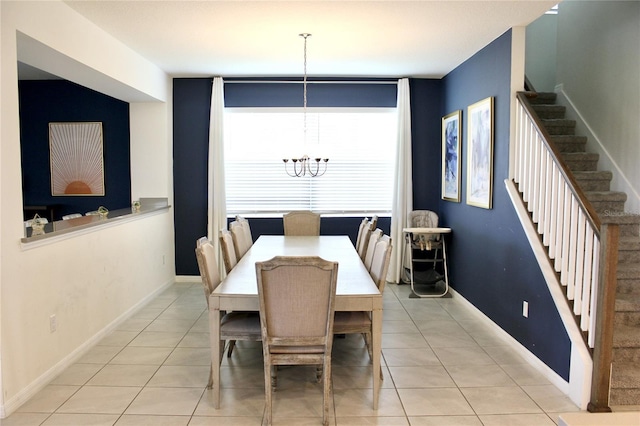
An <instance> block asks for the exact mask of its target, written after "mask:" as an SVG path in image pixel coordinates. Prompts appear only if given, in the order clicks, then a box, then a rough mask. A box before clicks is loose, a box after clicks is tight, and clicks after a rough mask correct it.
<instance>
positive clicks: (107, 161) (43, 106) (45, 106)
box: [18, 80, 131, 220]
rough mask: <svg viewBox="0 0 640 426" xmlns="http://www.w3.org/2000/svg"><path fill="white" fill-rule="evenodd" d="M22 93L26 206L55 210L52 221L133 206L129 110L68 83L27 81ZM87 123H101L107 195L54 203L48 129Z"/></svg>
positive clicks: (65, 198) (22, 84)
mask: <svg viewBox="0 0 640 426" xmlns="http://www.w3.org/2000/svg"><path fill="white" fill-rule="evenodd" d="M18 88H19V97H20V145H21V154H22V191H23V197H24V205H25V206H34V205H42V206H52V207H53V211H54V218H53V220H60V219H61V217H62V216H63V215H65V214H68V213H83V214H84V213H85V212H87V211H90V210H96V209H97V208H98V207H99V206H105V207H106V208H108V209H109V210H116V209H120V208H125V207H128V206H130V205H131V166H130V164H131V161H130V140H129V104H128V103H126V102H123V101H120V100H118V99H114V98H111V97H109V96H107V95H103V94H101V93H98V92H95V91H93V90H90V89H87V88H85V87H82V86H79V85H77V84H74V83H71V82H68V81H40V80H38V81H29V80H25V81H20V84H19V85H18ZM82 121H100V122H102V133H103V152H104V179H105V182H104V185H105V195H104V196H74V197H69V196H56V197H53V196H52V195H51V167H50V162H49V123H50V122H82ZM28 214H30V213H27V215H28ZM31 216H32V214H31ZM50 219H51V218H50Z"/></svg>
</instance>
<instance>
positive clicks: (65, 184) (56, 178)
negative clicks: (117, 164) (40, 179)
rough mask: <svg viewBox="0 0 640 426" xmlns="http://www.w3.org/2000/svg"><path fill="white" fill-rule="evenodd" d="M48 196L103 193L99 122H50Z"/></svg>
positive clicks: (100, 129)
mask: <svg viewBox="0 0 640 426" xmlns="http://www.w3.org/2000/svg"><path fill="white" fill-rule="evenodd" d="M49 153H50V160H51V195H54V196H56V195H58V196H88V195H89V196H97V195H104V158H103V146H102V123H100V122H85V123H49Z"/></svg>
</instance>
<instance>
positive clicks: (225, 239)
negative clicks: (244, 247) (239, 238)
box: [218, 229, 238, 274]
mask: <svg viewBox="0 0 640 426" xmlns="http://www.w3.org/2000/svg"><path fill="white" fill-rule="evenodd" d="M218 239H219V240H220V249H221V250H222V260H223V261H224V270H225V271H226V272H227V274H228V273H229V272H231V270H232V269H233V267H234V266H236V265H237V264H238V258H237V257H236V249H235V246H234V244H233V236H232V235H231V232H229V231H227V230H226V229H221V230H220V236H219V237H218Z"/></svg>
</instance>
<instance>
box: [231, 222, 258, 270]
mask: <svg viewBox="0 0 640 426" xmlns="http://www.w3.org/2000/svg"><path fill="white" fill-rule="evenodd" d="M229 232H231V236H232V238H233V247H234V248H235V250H236V258H237V259H238V261H240V259H242V256H244V255H245V253H246V252H248V251H249V249H250V248H251V245H252V242H251V240H247V232H246V231H245V230H244V228H243V226H242V224H241V223H240V222H238V221H237V220H234V221H233V222H231V223H229Z"/></svg>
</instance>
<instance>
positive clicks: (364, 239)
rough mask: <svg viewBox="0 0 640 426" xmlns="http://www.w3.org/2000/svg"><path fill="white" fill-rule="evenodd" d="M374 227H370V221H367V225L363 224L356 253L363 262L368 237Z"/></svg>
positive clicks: (367, 245) (367, 246)
mask: <svg viewBox="0 0 640 426" xmlns="http://www.w3.org/2000/svg"><path fill="white" fill-rule="evenodd" d="M375 229H376V228H375V227H372V222H371V221H369V223H368V225H367V226H365V228H364V230H363V231H362V239H361V241H360V246H359V247H358V249H357V250H358V254H359V255H360V259H362V261H363V262H364V257H365V256H366V254H367V248H369V237H370V236H371V232H373V231H374V230H375Z"/></svg>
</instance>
